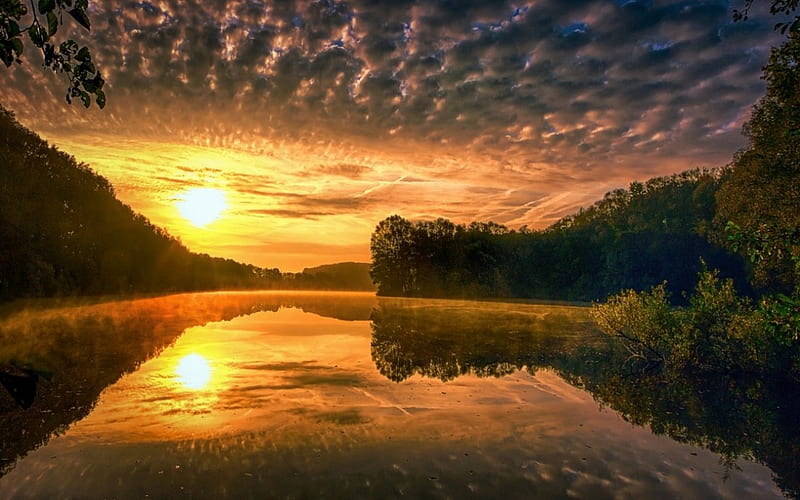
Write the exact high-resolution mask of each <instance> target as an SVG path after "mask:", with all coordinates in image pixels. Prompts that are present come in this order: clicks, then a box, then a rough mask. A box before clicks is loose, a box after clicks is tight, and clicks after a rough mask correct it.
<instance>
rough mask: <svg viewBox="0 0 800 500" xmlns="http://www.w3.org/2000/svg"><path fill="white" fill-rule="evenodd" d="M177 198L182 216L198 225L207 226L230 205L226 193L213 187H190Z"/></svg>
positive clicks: (177, 204)
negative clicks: (226, 200) (226, 201)
mask: <svg viewBox="0 0 800 500" xmlns="http://www.w3.org/2000/svg"><path fill="white" fill-rule="evenodd" d="M177 200H178V201H177V203H176V204H175V206H177V207H178V211H179V212H180V214H181V216H183V218H184V219H186V220H188V221H189V222H191V223H192V225H193V226H196V227H205V226H206V225H208V224H210V223H211V222H214V221H215V220H217V219H219V218H220V216H221V215H222V212H223V211H224V210H225V209H226V208H227V207H228V205H227V204H226V203H225V193H224V192H223V191H221V190H219V189H213V188H195V189H190V190H188V191H185V192H184V193H183V194H181V195H179V196H178V198H177Z"/></svg>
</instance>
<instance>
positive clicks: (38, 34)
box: [28, 24, 47, 48]
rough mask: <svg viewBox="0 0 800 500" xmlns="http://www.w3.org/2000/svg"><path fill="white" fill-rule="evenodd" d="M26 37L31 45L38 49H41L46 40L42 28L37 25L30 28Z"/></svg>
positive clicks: (45, 34)
mask: <svg viewBox="0 0 800 500" xmlns="http://www.w3.org/2000/svg"><path fill="white" fill-rule="evenodd" d="M28 36H29V37H30V38H31V41H32V42H33V44H34V45H36V46H37V47H39V48H41V47H42V45H44V42H45V41H46V40H47V33H46V32H45V31H44V28H42V27H41V26H39V25H38V24H35V25H33V26H31V29H30V30H29V31H28Z"/></svg>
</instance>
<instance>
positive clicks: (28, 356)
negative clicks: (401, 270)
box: [0, 292, 797, 498]
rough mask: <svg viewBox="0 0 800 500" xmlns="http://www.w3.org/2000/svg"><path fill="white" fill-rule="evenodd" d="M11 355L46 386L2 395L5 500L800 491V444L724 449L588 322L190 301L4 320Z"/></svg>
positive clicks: (558, 315)
mask: <svg viewBox="0 0 800 500" xmlns="http://www.w3.org/2000/svg"><path fill="white" fill-rule="evenodd" d="M0 342H1V343H0V346H2V347H0V366H5V367H7V370H6V371H13V370H15V369H17V370H18V369H19V368H18V367H25V369H26V370H28V372H29V373H37V377H38V379H39V382H38V384H37V386H36V393H35V395H33V396H32V398H31V400H30V401H29V402H26V401H22V403H24V404H21V403H20V401H18V400H19V399H20V397H19V394H18V393H17V398H16V400H15V398H14V397H12V391H11V390H8V391H1V392H2V393H1V394H0V439H1V440H2V441H0V442H1V443H2V455H0V460H2V462H0V473H2V477H0V497H3V498H54V497H86V498H108V497H115V498H143V497H145V496H148V495H149V496H150V497H170V498H173V497H175V498H181V497H187V498H188V497H215V498H216V497H232V498H265V497H288V498H309V497H314V498H316V497H348V498H349V497H372V498H376V497H399V496H407V497H411V498H418V497H427V498H463V497H478V498H486V497H500V496H504V497H511V498H536V497H542V498H562V497H563V498H567V497H579V498H631V497H636V498H642V497H646V498H675V497H690V498H697V497H706V498H716V497H721V498H734V497H735V498H742V497H746V498H770V497H777V498H780V497H781V496H782V494H781V489H783V490H784V491H789V492H791V488H792V487H793V484H794V483H792V481H793V479H792V477H791V469H790V468H789V467H791V466H792V463H790V462H787V461H786V460H790V459H791V455H792V452H791V450H792V449H797V448H792V447H793V446H795V445H796V443H797V442H796V441H791V436H789V437H788V438H787V437H786V436H783V437H782V436H778V437H779V438H780V439H782V442H781V444H780V446H773V447H772V448H770V450H771V455H770V457H773V459H772V462H770V461H769V460H766V459H765V458H764V457H763V456H758V448H757V446H756V445H755V444H751V445H750V446H749V447H748V446H747V443H744V444H742V443H741V442H739V441H732V442H731V443H730V444H729V443H728V442H727V441H725V440H722V439H721V438H719V436H718V435H720V434H725V432H728V431H727V430H725V429H722V431H720V432H716V431H714V430H713V429H712V430H709V428H708V426H707V425H706V424H705V421H704V420H703V418H704V415H705V414H704V413H702V412H699V410H698V406H702V405H701V403H697V402H696V401H694V400H693V399H691V398H685V397H683V396H680V397H681V398H683V399H681V401H684V402H685V403H686V404H683V403H680V404H673V403H674V401H673V400H670V399H669V395H668V394H665V395H663V397H661V399H658V394H659V391H660V389H659V387H662V386H664V385H665V384H664V383H663V381H660V382H658V383H657V382H653V381H652V380H650V379H648V378H646V377H640V378H639V382H638V383H634V384H631V383H630V382H629V381H630V380H631V377H630V374H628V373H624V372H622V371H620V369H619V365H618V364H617V365H615V364H614V363H618V360H617V359H616V358H615V357H614V351H613V350H611V349H610V348H609V346H608V344H607V342H606V340H605V338H604V337H602V336H601V335H600V334H599V333H598V332H597V331H596V330H595V329H594V328H593V327H592V325H591V322H590V320H589V317H588V314H587V311H586V309H584V308H579V307H568V306H553V305H533V304H502V303H481V302H461V301H431V300H411V299H407V300H406V299H377V298H375V297H374V296H373V295H370V294H358V293H349V294H333V293H303V292H297V293H279V292H265V293H249V292H248V293H216V294H189V295H176V296H170V297H162V298H152V299H142V300H136V301H125V302H113V303H104V304H94V305H83V306H71V307H57V308H44V307H38V308H36V309H34V310H25V311H19V312H13V313H8V314H7V315H6V317H5V318H4V319H3V320H2V322H0ZM17 373H19V372H18V371H17ZM614 377H618V379H615V378H614ZM48 378H49V380H48ZM651 383H652V384H653V385H652V386H650V385H648V384H651ZM629 386H630V387H629ZM672 386H674V387H677V388H680V384H672ZM634 387H635V388H638V389H637V390H639V391H641V390H642V389H644V391H645V392H647V394H646V395H640V396H636V395H635V394H634V393H635V392H636V390H634V389H633V388H634ZM673 396H674V395H673ZM636 397H639V398H640V399H638V400H636ZM609 404H610V405H611V406H614V407H617V408H619V410H620V412H617V411H616V410H614V409H613V408H612V407H610V406H609ZM626 405H627V406H626ZM659 405H661V406H664V405H666V406H667V407H669V408H672V406H675V408H672V410H674V411H671V412H670V410H669V409H667V410H664V409H663V408H659ZM687 405H688V406H687ZM23 406H28V407H27V408H25V407H23ZM689 406H691V408H689ZM665 412H666V413H665ZM698 412H699V413H698ZM715 412H717V413H719V412H720V410H717V409H715ZM723 412H724V411H723ZM670 415H673V416H670ZM687 415H688V416H687ZM731 415H733V417H735V418H738V414H736V412H735V410H732V414H731ZM748 415H749V414H748ZM759 415H760V414H759ZM693 416H697V418H694V417H693ZM690 417H691V418H690ZM682 419H685V420H686V422H684V421H682ZM718 420H719V421H724V420H725V419H724V418H721V419H718ZM694 421H697V422H699V424H696V423H695V422H694ZM715 421H716V420H715ZM633 422H635V423H636V424H638V425H635V424H634V423H633ZM762 424H763V425H762V427H763V426H767V427H766V428H768V429H769V430H770V432H771V434H776V433H778V434H779V432H778V431H781V430H782V429H783V427H781V426H780V425H778V424H770V423H769V422H762ZM720 425H721V424H720ZM770 425H772V427H769V426H770ZM776 429H777V430H778V431H776ZM654 431H655V432H654ZM714 432H716V434H715V433H714ZM732 432H733V434H731V435H732V436H733V437H737V436H738V435H737V434H735V430H734V431H732ZM786 432H790V431H786ZM714 439H716V441H714ZM720 443H722V444H725V445H728V449H723V447H722V446H721V444H720ZM776 450H778V451H776ZM787 450H789V451H787ZM779 452H783V453H784V454H786V455H788V456H789V458H787V459H786V460H783V461H780V460H775V459H774V456H775V455H778V454H780V453H779ZM748 458H752V459H753V460H748ZM758 462H761V463H758ZM763 463H768V465H771V466H772V467H773V469H776V470H778V471H779V472H780V471H781V470H780V467H781V466H785V467H786V468H787V471H789V472H786V473H783V474H778V475H777V477H776V474H775V471H771V470H770V469H769V468H768V467H766V466H764V465H763Z"/></svg>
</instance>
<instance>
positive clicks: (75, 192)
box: [0, 107, 281, 300]
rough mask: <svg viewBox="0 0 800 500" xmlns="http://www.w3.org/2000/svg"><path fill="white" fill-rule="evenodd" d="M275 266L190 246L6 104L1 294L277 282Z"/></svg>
mask: <svg viewBox="0 0 800 500" xmlns="http://www.w3.org/2000/svg"><path fill="white" fill-rule="evenodd" d="M280 280H281V275H280V271H278V270H277V269H271V270H268V269H260V268H257V267H255V266H251V265H246V264H241V263H238V262H235V261H233V260H229V259H222V258H215V257H210V256H208V255H205V254H196V253H192V252H190V251H189V250H188V249H187V248H186V247H184V246H183V245H182V244H181V243H180V242H179V241H178V240H177V239H175V238H173V237H172V236H170V235H169V234H168V233H167V232H166V231H164V230H163V229H161V228H158V227H156V226H154V225H153V224H151V223H150V221H148V220H147V218H145V217H144V216H142V215H141V214H138V213H135V212H134V211H133V210H131V208H130V207H129V206H127V205H125V204H123V203H122V202H120V201H119V200H118V199H117V198H116V197H115V194H114V189H113V187H112V186H111V184H110V183H109V182H108V181H107V180H106V179H105V178H103V177H102V176H100V175H98V174H97V173H95V172H93V171H92V170H91V169H90V168H89V167H88V166H87V165H85V164H83V163H79V162H78V161H76V160H75V158H73V157H72V156H70V155H67V154H66V153H63V152H61V151H59V150H58V149H57V148H55V147H53V146H50V145H48V144H47V142H45V141H44V140H43V139H41V138H40V137H39V136H38V135H36V134H35V133H33V132H31V131H30V130H28V129H26V128H25V127H23V126H22V125H20V124H19V123H18V122H17V121H16V120H15V119H14V116H13V114H12V113H11V112H9V111H7V110H5V109H4V108H2V107H0V300H8V299H13V298H18V297H41V296H54V295H75V294H106V293H130V292H161V291H186V290H208V289H219V288H245V287H247V288H255V287H265V288H270V287H275V286H276V283H278V282H279V281H280Z"/></svg>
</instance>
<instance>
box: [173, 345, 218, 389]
mask: <svg viewBox="0 0 800 500" xmlns="http://www.w3.org/2000/svg"><path fill="white" fill-rule="evenodd" d="M175 374H176V375H177V379H178V382H180V383H181V384H183V385H184V386H185V387H186V388H187V389H194V390H197V389H202V388H203V387H205V386H206V385H207V384H208V381H209V380H210V379H211V366H210V365H209V364H208V361H206V358H204V357H203V356H201V355H199V354H188V355H186V356H184V357H183V358H181V360H180V361H179V362H178V366H177V367H176V368H175Z"/></svg>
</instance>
